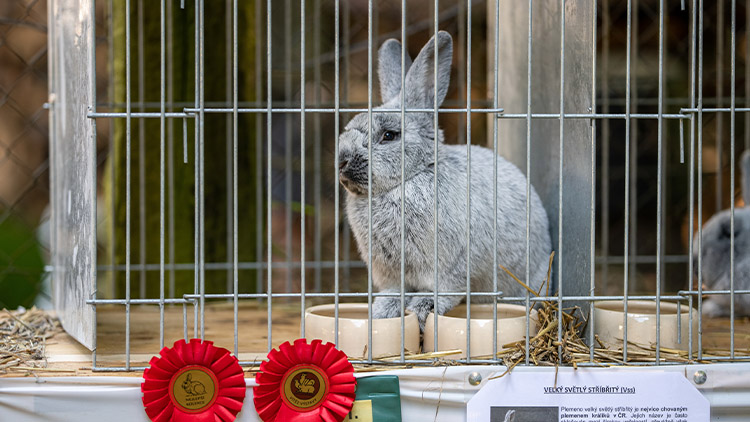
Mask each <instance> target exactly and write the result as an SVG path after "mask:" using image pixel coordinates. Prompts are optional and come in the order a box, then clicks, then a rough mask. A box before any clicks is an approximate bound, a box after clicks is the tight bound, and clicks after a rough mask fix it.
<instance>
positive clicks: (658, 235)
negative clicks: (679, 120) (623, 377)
mask: <svg viewBox="0 0 750 422" xmlns="http://www.w3.org/2000/svg"><path fill="white" fill-rule="evenodd" d="M658 89H659V100H658V102H659V104H658V112H657V114H658V116H657V119H658V120H657V126H658V128H657V133H656V136H657V156H658V158H657V164H656V173H657V176H656V358H655V360H654V364H655V365H657V366H658V365H659V362H660V356H661V277H662V268H661V263H662V233H661V228H662V221H661V219H662V213H663V211H664V210H663V203H662V192H663V186H662V184H663V183H662V172H663V168H662V157H663V154H664V152H663V151H662V149H663V144H662V135H663V133H662V132H663V129H664V116H663V113H664V0H659V88H658ZM678 306H679V304H678ZM626 316H627V315H626Z"/></svg>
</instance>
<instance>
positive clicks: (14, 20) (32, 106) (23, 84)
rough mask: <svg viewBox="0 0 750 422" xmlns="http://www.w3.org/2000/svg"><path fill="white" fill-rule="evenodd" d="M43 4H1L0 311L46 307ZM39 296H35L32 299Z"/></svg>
mask: <svg viewBox="0 0 750 422" xmlns="http://www.w3.org/2000/svg"><path fill="white" fill-rule="evenodd" d="M46 101H47V2H46V1H45V0H3V1H2V2H0V291H1V292H3V293H2V295H0V308H3V307H9V308H15V307H17V306H19V305H23V306H29V305H31V304H33V303H34V301H35V298H36V300H37V303H44V302H45V299H46V298H48V292H47V291H46V289H45V288H44V287H42V286H43V282H42V280H43V277H42V275H43V274H44V262H45V259H46V256H47V246H48V242H47V240H46V237H47V236H45V234H44V233H45V229H44V227H45V221H47V216H48V211H47V205H48V203H49V173H48V171H49V162H48V149H49V148H48V135H47V134H48V115H47V110H46V109H45V103H46ZM37 296H38V297H37Z"/></svg>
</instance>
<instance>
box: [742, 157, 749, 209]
mask: <svg viewBox="0 0 750 422" xmlns="http://www.w3.org/2000/svg"><path fill="white" fill-rule="evenodd" d="M740 168H741V169H742V200H743V201H745V206H746V207H750V149H748V150H745V152H743V153H742V158H740Z"/></svg>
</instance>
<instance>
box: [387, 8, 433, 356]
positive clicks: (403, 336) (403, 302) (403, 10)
mask: <svg viewBox="0 0 750 422" xmlns="http://www.w3.org/2000/svg"><path fill="white" fill-rule="evenodd" d="M435 43H436V44H437V40H435ZM405 79H406V0H401V93H402V95H401V104H400V105H401V227H400V229H401V239H400V240H401V274H400V275H401V288H400V292H401V297H400V300H401V309H400V311H401V351H400V355H401V362H403V361H404V360H405V356H404V343H405V342H406V328H405V317H406V310H405V306H406V267H405V260H406V234H405V233H404V232H405V230H406V224H405V222H404V219H405V214H404V206H405V202H406V201H405V198H406V193H405V192H406V186H405V185H404V183H405V179H406V168H405V165H404V155H405V154H406V113H405V107H406V103H405V101H406V96H405V95H403V93H404V92H405V89H404V86H405V85H404V81H405ZM436 89H437V88H436ZM381 100H383V101H384V102H385V101H388V100H387V99H385V98H381ZM435 194H436V195H437V192H435ZM436 240H437V234H436ZM435 305H437V304H435Z"/></svg>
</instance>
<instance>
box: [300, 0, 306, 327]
mask: <svg viewBox="0 0 750 422" xmlns="http://www.w3.org/2000/svg"><path fill="white" fill-rule="evenodd" d="M299 42H300V53H299V71H300V105H299V106H300V114H299V120H300V128H301V129H300V148H299V149H300V154H299V156H300V177H301V181H300V259H299V260H300V274H299V275H300V322H299V325H300V337H302V338H305V292H306V288H307V286H306V285H305V281H306V280H305V0H300V40H299Z"/></svg>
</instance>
